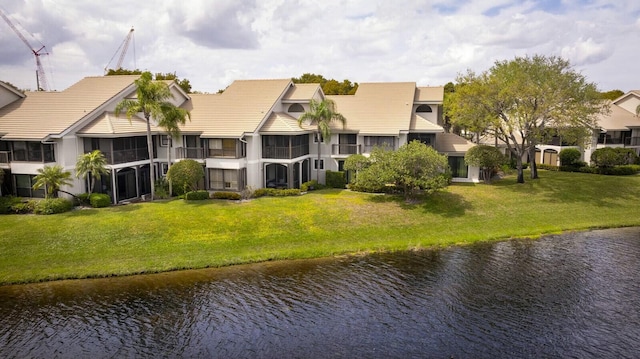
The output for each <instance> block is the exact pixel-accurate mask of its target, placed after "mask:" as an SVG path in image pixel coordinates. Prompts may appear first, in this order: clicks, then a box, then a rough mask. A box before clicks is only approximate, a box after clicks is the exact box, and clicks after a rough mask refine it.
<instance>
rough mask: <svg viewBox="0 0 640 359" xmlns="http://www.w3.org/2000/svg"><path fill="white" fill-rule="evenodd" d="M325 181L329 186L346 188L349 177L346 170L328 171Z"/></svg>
mask: <svg viewBox="0 0 640 359" xmlns="http://www.w3.org/2000/svg"><path fill="white" fill-rule="evenodd" d="M325 182H326V183H327V187H329V188H344V186H346V185H347V178H346V176H345V175H344V171H327V178H326V181H325Z"/></svg>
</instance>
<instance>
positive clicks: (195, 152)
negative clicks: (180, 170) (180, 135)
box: [176, 147, 205, 160]
mask: <svg viewBox="0 0 640 359" xmlns="http://www.w3.org/2000/svg"><path fill="white" fill-rule="evenodd" d="M204 154H205V149H204V148H203V147H178V148H176V156H177V157H178V159H185V158H189V159H197V160H201V159H204V158H205V155H204Z"/></svg>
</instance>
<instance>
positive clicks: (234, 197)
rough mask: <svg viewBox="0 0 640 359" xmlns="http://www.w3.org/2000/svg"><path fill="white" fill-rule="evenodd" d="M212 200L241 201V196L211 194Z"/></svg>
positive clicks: (238, 194) (236, 193) (226, 193)
mask: <svg viewBox="0 0 640 359" xmlns="http://www.w3.org/2000/svg"><path fill="white" fill-rule="evenodd" d="M211 198H213V199H228V200H236V201H237V200H241V199H242V194H240V193H238V192H213V194H212V195H211Z"/></svg>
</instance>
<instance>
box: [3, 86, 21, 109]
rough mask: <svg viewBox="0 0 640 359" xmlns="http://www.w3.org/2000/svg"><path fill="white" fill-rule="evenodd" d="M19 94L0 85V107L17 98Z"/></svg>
mask: <svg viewBox="0 0 640 359" xmlns="http://www.w3.org/2000/svg"><path fill="white" fill-rule="evenodd" d="M19 98H20V96H18V95H16V94H15V93H13V92H11V91H9V90H6V89H5V88H3V87H1V86H0V108H2V107H4V106H6V105H8V104H10V103H12V102H14V101H16V100H18V99H19Z"/></svg>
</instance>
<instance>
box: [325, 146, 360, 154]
mask: <svg viewBox="0 0 640 359" xmlns="http://www.w3.org/2000/svg"><path fill="white" fill-rule="evenodd" d="M361 153H362V146H361V145H358V144H333V145H331V154H332V155H345V156H348V155H357V154H361Z"/></svg>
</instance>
